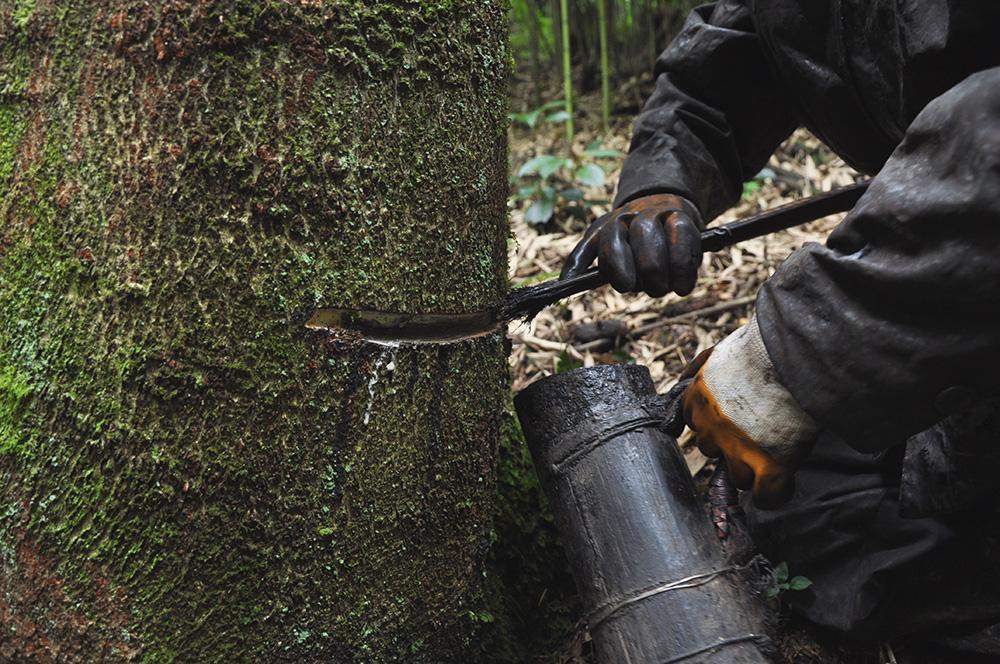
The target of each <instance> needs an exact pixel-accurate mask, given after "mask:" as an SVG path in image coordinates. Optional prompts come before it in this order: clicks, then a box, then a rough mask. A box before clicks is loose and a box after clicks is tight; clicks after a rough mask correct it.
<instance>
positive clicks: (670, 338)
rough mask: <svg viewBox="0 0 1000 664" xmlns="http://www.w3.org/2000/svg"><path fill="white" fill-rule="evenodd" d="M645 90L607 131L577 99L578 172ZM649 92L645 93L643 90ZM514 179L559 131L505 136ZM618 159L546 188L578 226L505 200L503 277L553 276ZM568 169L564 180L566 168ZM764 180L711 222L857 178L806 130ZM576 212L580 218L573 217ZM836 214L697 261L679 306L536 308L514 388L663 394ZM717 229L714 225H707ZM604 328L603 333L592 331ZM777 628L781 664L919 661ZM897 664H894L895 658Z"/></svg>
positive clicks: (516, 336)
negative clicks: (598, 378) (644, 383)
mask: <svg viewBox="0 0 1000 664" xmlns="http://www.w3.org/2000/svg"><path fill="white" fill-rule="evenodd" d="M644 85H645V86H648V85H649V83H648V81H647V82H645V83H642V82H640V83H638V84H633V86H632V89H631V90H629V91H627V92H625V93H624V94H623V93H621V91H620V93H619V98H621V97H623V96H624V97H627V98H631V99H632V100H631V101H628V102H626V103H625V104H624V106H625V108H624V110H623V112H621V114H620V115H616V116H615V117H614V119H613V122H612V126H611V127H610V129H609V131H607V132H605V131H601V130H600V128H599V125H600V121H599V118H600V112H599V98H598V97H597V95H589V96H585V97H584V98H583V99H581V100H578V107H577V132H576V137H575V139H574V141H573V145H572V156H573V159H574V161H575V163H576V164H577V165H579V164H580V163H587V162H589V161H595V160H593V159H591V158H590V157H588V156H587V154H586V151H587V148H588V147H591V148H593V146H594V145H595V144H600V145H601V146H602V148H605V149H608V148H610V149H614V150H618V151H620V152H622V153H624V152H627V150H628V144H629V134H630V125H631V121H632V117H633V116H634V113H635V112H636V111H637V110H638V103H639V100H640V99H641V98H642V97H644V92H645V91H644V90H642V88H643V86H644ZM647 90H648V87H647ZM510 145H511V172H512V173H515V174H516V173H517V172H518V170H519V169H520V167H521V166H522V165H523V164H525V163H527V162H528V161H529V160H531V159H533V158H535V157H538V156H541V155H557V156H566V140H565V128H564V125H563V124H561V123H543V124H541V125H540V126H539V127H537V128H536V129H530V130H529V129H528V128H526V127H524V126H517V125H516V124H515V126H514V127H512V128H511V130H510ZM621 161H622V160H621V158H618V159H608V160H598V161H597V163H599V164H600V165H601V166H602V168H604V170H605V171H606V181H605V183H604V185H603V186H601V187H587V186H584V185H582V184H581V183H580V182H574V181H573V179H572V177H566V178H565V179H563V180H560V178H559V176H558V175H554V176H552V177H551V178H550V180H549V182H550V183H553V184H557V185H560V186H568V187H577V188H580V189H582V190H583V191H584V193H585V197H586V198H587V199H592V200H594V201H598V202H592V203H589V204H587V205H585V206H583V208H584V210H583V212H585V215H583V218H580V216H579V214H578V215H573V214H570V213H568V212H567V210H565V209H559V208H558V207H557V209H556V214H555V215H554V218H553V219H552V220H551V221H549V222H547V223H545V224H542V225H533V224H529V223H528V222H527V221H526V219H525V217H526V212H527V210H528V208H529V206H530V204H531V202H532V201H531V200H530V199H529V200H519V197H518V196H517V195H514V194H512V197H511V202H510V205H509V207H510V218H511V226H512V236H513V237H512V242H511V243H510V270H511V272H510V277H511V281H512V284H513V285H514V286H515V287H516V286H523V285H528V284H532V283H535V282H538V281H541V280H544V279H550V278H553V277H556V276H558V273H559V270H560V267H561V265H562V262H563V259H564V257H565V256H566V255H567V254H568V253H569V252H570V250H571V249H572V248H573V247H574V245H575V244H576V243H577V241H578V240H579V239H580V237H581V234H582V233H583V231H584V230H585V228H586V227H587V226H588V225H589V224H590V222H591V221H593V220H594V219H595V218H596V217H598V216H600V215H601V214H603V213H605V212H607V211H608V210H609V209H610V200H611V199H612V198H613V196H614V192H615V188H616V185H617V182H618V176H619V173H620V168H621ZM564 172H565V171H564ZM764 175H765V177H761V178H760V179H759V180H755V184H751V185H749V186H748V187H746V189H745V191H744V195H743V198H742V200H741V201H740V202H739V204H738V205H736V206H735V207H734V208H732V209H730V210H729V211H727V212H726V213H725V214H723V215H721V217H720V218H719V221H725V220H730V219H736V218H740V217H744V216H746V215H749V214H752V213H755V212H758V211H762V210H766V209H769V208H773V207H776V206H779V205H782V204H785V203H788V202H791V201H795V200H798V199H801V198H803V197H807V196H810V195H813V194H816V193H819V192H823V191H829V190H830V189H831V188H835V187H838V186H843V185H848V184H851V183H853V182H855V181H856V180H857V179H860V176H859V175H858V174H857V173H856V172H855V171H854V170H852V169H851V168H850V167H848V166H847V165H846V164H845V163H844V162H843V161H842V160H841V159H840V158H839V157H837V156H836V155H834V154H833V153H832V152H830V151H829V150H828V149H827V148H826V147H825V146H823V145H822V144H821V143H820V141H819V140H817V139H816V138H815V137H814V136H812V135H811V134H809V133H808V132H806V131H804V130H800V131H797V132H796V133H795V134H794V135H793V136H792V137H791V138H790V139H789V140H787V141H786V142H785V143H784V144H783V145H782V146H781V147H780V148H779V149H778V151H777V152H776V154H775V155H774V157H773V158H772V159H771V161H770V163H769V164H768V167H767V169H765V172H764ZM526 184H531V179H530V178H516V177H513V178H512V192H516V191H517V190H518V188H520V187H524V186H525V185H526ZM579 212H581V211H580V210H578V213H579ZM842 217H843V215H836V216H833V217H828V218H826V219H822V220H820V221H816V222H813V223H810V224H806V225H804V226H802V227H798V228H794V229H791V230H788V231H783V232H780V233H775V234H774V235H771V236H768V237H765V238H761V239H758V240H752V241H748V242H744V243H742V244H740V245H738V246H736V247H733V248H731V249H728V250H725V251H721V252H718V253H714V254H706V255H705V257H704V261H703V264H702V269H701V272H700V276H699V279H698V283H697V286H696V288H695V290H694V292H692V293H691V294H690V295H688V296H687V297H683V298H681V297H678V296H676V295H673V294H671V295H668V296H666V297H663V298H652V297H648V296H646V295H644V294H637V293H630V294H621V293H617V292H615V291H613V290H612V289H611V288H610V287H605V288H601V289H598V290H596V291H592V292H589V293H585V294H582V295H578V296H575V297H572V298H569V299H568V300H564V301H562V302H561V303H559V304H557V305H554V306H551V307H549V308H547V309H545V310H544V311H542V312H541V313H540V314H539V315H538V316H536V317H535V318H534V319H533V320H531V321H530V322H529V323H523V322H522V323H514V324H512V325H511V327H510V330H509V332H510V338H511V339H512V341H513V352H512V354H511V356H510V363H511V368H512V374H513V381H514V389H515V391H517V390H521V389H523V388H524V387H526V386H527V385H529V384H531V383H532V382H534V381H536V380H539V379H540V378H543V377H545V376H548V375H551V374H553V373H557V372H559V371H564V370H567V369H572V368H575V367H579V366H593V365H597V364H609V363H621V362H636V363H639V364H641V365H643V366H646V367H648V368H649V371H650V373H651V374H652V377H653V380H654V382H655V383H656V385H657V388H658V390H659V391H660V392H663V391H665V390H667V389H668V388H669V387H670V386H671V385H672V384H673V383H674V381H675V380H676V379H677V377H678V375H679V374H680V372H681V371H682V369H683V368H684V367H685V365H686V364H687V362H688V361H689V360H690V359H692V358H693V357H694V356H695V355H697V354H698V353H699V352H700V351H702V350H704V349H706V348H709V347H710V346H712V345H714V344H716V343H717V342H719V341H720V340H721V339H723V338H724V337H725V336H726V335H728V334H729V333H731V332H732V331H734V330H735V329H736V328H738V327H739V326H740V325H742V324H744V323H746V322H747V321H748V320H749V318H750V316H751V315H752V313H753V301H754V296H755V294H756V293H757V289H758V288H759V287H760V285H761V284H762V283H763V282H764V281H765V280H766V279H767V278H768V277H769V276H771V275H772V274H773V273H774V271H775V269H776V268H777V267H778V266H779V265H780V264H781V262H782V261H783V260H784V259H785V258H786V257H787V256H788V255H789V254H790V253H791V252H792V251H794V250H795V249H797V248H798V247H801V246H802V245H803V244H804V243H806V242H823V241H824V240H825V238H826V236H827V235H828V233H829V232H830V230H831V229H833V227H834V226H836V225H837V223H838V222H839V221H840V219H841V218H842ZM716 223H718V222H716ZM602 322H603V323H606V325H605V326H604V327H605V328H607V329H610V330H611V332H610V333H608V332H607V331H606V330H605V332H604V333H603V334H602V333H600V331H599V330H598V329H597V328H598V326H596V325H595V324H596V323H602ZM680 444H681V448H682V450H683V452H684V455H685V458H686V460H687V463H688V466H689V468H690V470H691V473H692V475H694V476H695V477H696V478H697V479H700V480H702V481H704V479H705V478H706V477H707V476H708V475H709V474H710V472H711V470H712V467H713V464H712V461H711V460H709V459H707V458H706V457H704V456H703V455H702V454H701V453H700V452H699V451H698V450H697V448H696V447H694V445H693V444H691V440H690V432H686V433H685V435H684V436H683V437H682V438H681V440H680ZM781 620H782V621H784V625H785V628H784V630H783V631H782V634H781V635H780V636H779V639H778V641H779V645H780V648H781V650H782V656H783V658H784V661H786V662H792V663H794V664H813V663H820V662H822V663H833V664H835V663H838V662H845V663H847V662H850V663H852V664H867V663H869V662H870V663H871V664H875V663H876V662H878V663H879V664H881V663H883V662H885V663H888V662H893V663H895V662H897V661H898V662H900V664H903V663H904V662H912V661H925V660H913V659H909V658H908V657H907V656H906V655H907V654H908V653H907V651H908V650H910V649H909V648H907V647H906V644H905V643H903V644H896V643H893V646H894V647H895V648H896V652H895V653H894V652H893V650H892V648H890V647H889V646H888V644H882V645H878V646H870V647H866V648H863V649H856V648H852V647H849V646H847V645H844V644H838V643H836V642H834V643H831V642H829V641H826V642H823V643H821V642H820V641H818V640H817V639H816V638H814V637H815V636H816V635H815V634H814V633H812V632H811V631H810V630H808V629H807V628H804V627H802V626H796V625H795V624H794V623H789V622H788V621H787V617H785V618H781ZM587 638H588V637H587V635H586V632H585V631H584V630H583V628H582V627H581V628H580V629H579V631H578V633H577V634H576V635H575V637H574V638H571V639H570V641H569V642H568V643H567V644H566V645H565V647H564V649H563V652H561V653H557V654H556V657H555V659H554V660H553V661H558V662H561V663H564V664H578V663H583V662H587V661H589V658H588V656H587V654H586V653H587V650H588V648H587ZM897 657H898V659H897Z"/></svg>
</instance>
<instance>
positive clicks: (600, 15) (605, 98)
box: [597, 0, 611, 132]
mask: <svg viewBox="0 0 1000 664" xmlns="http://www.w3.org/2000/svg"><path fill="white" fill-rule="evenodd" d="M597 22H598V24H599V25H598V31H599V33H598V34H599V35H600V40H601V122H602V125H603V127H604V131H605V132H606V131H607V130H608V125H609V123H610V121H611V80H610V79H611V74H610V72H609V71H608V8H607V0H597Z"/></svg>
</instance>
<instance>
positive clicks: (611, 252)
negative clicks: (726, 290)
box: [560, 194, 703, 297]
mask: <svg viewBox="0 0 1000 664" xmlns="http://www.w3.org/2000/svg"><path fill="white" fill-rule="evenodd" d="M702 227H703V224H702V222H701V215H700V214H698V210H697V209H696V208H695V207H694V205H692V204H691V203H689V202H688V201H686V200H685V199H683V198H681V197H680V196H674V195H673V194H654V195H652V196H644V197H643V198H637V199H635V200H634V201H631V202H630V203H627V204H625V205H623V206H622V207H620V208H617V209H615V210H612V211H611V212H609V213H607V214H605V215H604V216H602V217H600V218H599V219H597V221H595V222H594V223H593V224H591V226H590V228H588V229H587V232H586V233H585V234H584V236H583V239H582V240H580V242H579V243H578V244H577V245H576V247H575V248H574V249H573V251H572V252H571V253H570V255H569V257H567V258H566V263H565V264H564V265H563V269H562V275H561V276H560V278H561V279H566V278H568V277H574V276H576V275H578V274H581V273H583V272H584V271H585V270H586V269H587V268H588V267H589V266H590V264H591V263H593V262H594V259H595V258H599V261H598V269H600V271H601V273H602V274H604V275H606V276H607V277H608V278H609V279H610V281H611V286H612V287H613V288H614V289H615V290H617V291H620V292H623V293H625V292H629V291H633V290H642V291H645V292H647V293H649V294H650V295H652V296H653V297H661V296H663V295H666V294H667V293H669V292H670V291H674V292H676V293H677V294H679V295H687V294H688V293H690V292H691V290H692V289H693V288H694V284H695V280H696V279H697V277H698V266H699V265H700V264H701V253H702V252H701V229H702Z"/></svg>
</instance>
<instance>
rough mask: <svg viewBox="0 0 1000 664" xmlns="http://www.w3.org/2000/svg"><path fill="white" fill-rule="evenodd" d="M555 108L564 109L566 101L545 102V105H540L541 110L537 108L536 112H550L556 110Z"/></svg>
mask: <svg viewBox="0 0 1000 664" xmlns="http://www.w3.org/2000/svg"><path fill="white" fill-rule="evenodd" d="M557 108H566V100H564V99H556V100H555V101H549V102H546V103H544V104H542V106H541V108H539V109H538V110H539V111H551V110H554V109H557Z"/></svg>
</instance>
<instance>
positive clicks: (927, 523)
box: [744, 436, 1000, 661]
mask: <svg viewBox="0 0 1000 664" xmlns="http://www.w3.org/2000/svg"><path fill="white" fill-rule="evenodd" d="M902 457H903V454H902V447H900V448H898V449H896V450H892V451H890V452H889V453H886V454H882V455H879V456H875V455H871V454H861V453H859V452H856V451H854V450H853V449H852V448H850V447H849V446H847V445H846V444H844V443H843V442H842V441H840V440H839V439H837V438H836V437H833V436H824V437H822V438H821V439H820V440H819V442H818V443H817V445H816V448H815V450H814V451H813V453H812V455H811V456H810V458H809V459H808V461H807V463H806V464H805V465H804V466H803V467H802V469H801V470H800V471H799V473H798V474H797V475H796V490H795V495H794V497H793V498H792V500H791V501H790V502H789V503H788V504H787V505H786V506H785V507H783V508H781V509H779V510H773V511H766V510H758V509H754V508H753V507H752V506H751V505H749V504H747V503H746V501H744V508H745V510H746V512H747V520H748V525H749V527H750V532H751V535H752V537H753V539H754V541H755V543H756V544H757V545H758V547H759V548H760V550H761V551H762V552H763V553H764V554H765V555H767V556H768V558H770V559H771V561H772V562H774V563H775V564H777V563H780V562H782V561H784V562H787V563H788V567H789V570H790V572H791V574H793V575H803V576H806V577H808V578H810V579H811V580H812V581H813V585H812V586H811V587H810V588H808V589H806V590H804V591H798V592H793V591H789V592H787V593H786V594H785V599H786V600H787V604H788V605H789V607H790V608H791V610H792V611H794V612H795V613H797V614H799V615H801V616H802V617H804V618H805V619H807V620H808V621H810V622H812V623H814V624H816V625H819V626H822V627H825V628H829V629H831V630H834V631H835V632H838V633H840V634H842V635H844V636H847V637H850V638H855V639H859V640H886V639H887V638H891V637H893V636H898V635H902V634H909V635H920V636H930V635H932V634H933V635H934V638H937V639H939V640H941V639H944V640H949V639H951V640H954V639H955V637H956V636H958V635H960V636H961V638H959V641H962V642H963V643H966V642H974V643H976V644H978V645H973V646H969V647H971V648H972V650H970V652H979V651H981V650H982V649H983V648H986V649H987V650H986V652H989V653H994V652H995V653H997V654H998V655H1000V640H998V639H997V638H995V637H989V638H983V637H982V635H983V634H991V633H992V632H990V631H989V629H988V628H989V626H990V625H994V624H996V623H998V622H1000V527H998V519H997V516H998V514H997V509H996V505H995V502H993V501H987V503H986V504H981V505H978V506H976V507H974V508H972V509H969V510H967V511H963V512H959V513H954V514H950V515H947V516H935V517H922V518H905V517H903V516H901V515H900V509H899V487H900V476H901V468H902ZM984 629H987V632H983V630H984ZM976 634H978V635H979V636H976ZM963 639H964V640H963ZM977 639H978V640H977ZM979 642H982V643H979ZM989 648H993V650H989ZM998 661H1000V660H998Z"/></svg>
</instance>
